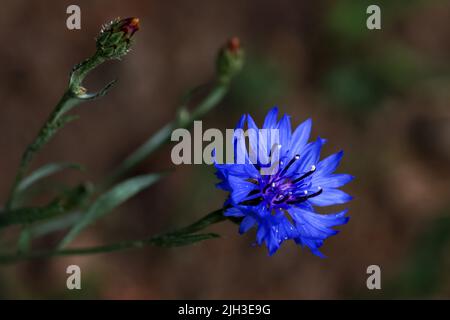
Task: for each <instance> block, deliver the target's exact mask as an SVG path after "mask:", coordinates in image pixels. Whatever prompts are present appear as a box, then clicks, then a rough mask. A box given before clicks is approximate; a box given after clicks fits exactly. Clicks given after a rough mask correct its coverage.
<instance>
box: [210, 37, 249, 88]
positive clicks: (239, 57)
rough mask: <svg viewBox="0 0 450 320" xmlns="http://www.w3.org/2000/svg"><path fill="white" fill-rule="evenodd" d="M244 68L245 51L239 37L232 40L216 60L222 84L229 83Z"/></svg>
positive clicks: (218, 75)
mask: <svg viewBox="0 0 450 320" xmlns="http://www.w3.org/2000/svg"><path fill="white" fill-rule="evenodd" d="M243 66H244V50H242V48H241V45H240V40H239V38H237V37H234V38H231V39H230V40H229V41H228V42H227V44H226V45H225V46H224V47H223V48H222V49H221V50H220V51H219V55H218V57H217V60H216V67H217V77H218V79H219V81H220V82H223V83H228V82H229V81H230V80H231V78H233V77H234V76H235V75H236V74H238V73H239V72H240V71H241V70H242V67H243Z"/></svg>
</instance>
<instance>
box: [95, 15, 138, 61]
mask: <svg viewBox="0 0 450 320" xmlns="http://www.w3.org/2000/svg"><path fill="white" fill-rule="evenodd" d="M138 30H139V19H138V18H134V17H132V18H126V19H116V20H114V21H111V22H110V23H108V24H106V25H104V26H103V28H102V30H101V31H100V34H99V36H98V37H97V53H98V54H99V55H100V56H101V57H103V58H106V59H120V58H121V57H123V56H124V55H126V54H127V53H128V52H129V51H130V47H131V44H132V41H131V40H132V37H133V35H134V34H135V33H136V31H138Z"/></svg>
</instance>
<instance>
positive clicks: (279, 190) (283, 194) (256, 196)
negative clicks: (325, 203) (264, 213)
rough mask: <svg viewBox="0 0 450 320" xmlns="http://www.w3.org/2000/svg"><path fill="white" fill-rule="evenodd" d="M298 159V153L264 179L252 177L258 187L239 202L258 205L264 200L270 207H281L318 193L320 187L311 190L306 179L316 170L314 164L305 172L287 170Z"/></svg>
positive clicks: (302, 200) (299, 201)
mask: <svg viewBox="0 0 450 320" xmlns="http://www.w3.org/2000/svg"><path fill="white" fill-rule="evenodd" d="M299 159H300V155H295V157H294V158H292V159H291V160H290V161H289V162H288V163H287V164H286V165H285V166H284V167H283V169H282V170H280V171H278V173H277V174H274V175H272V176H266V179H267V180H266V181H263V180H260V181H256V180H253V179H252V180H251V181H250V182H252V183H255V184H257V185H259V186H260V189H259V190H258V189H256V190H253V191H252V192H250V193H249V194H248V196H247V200H245V201H243V202H241V203H240V204H241V205H258V204H260V203H261V202H262V201H265V202H266V203H267V206H268V207H270V208H282V207H286V206H287V205H291V204H299V203H302V202H304V201H306V200H308V199H310V198H313V197H316V196H318V195H320V194H321V193H322V188H321V187H317V189H316V190H311V182H310V181H309V180H308V177H310V176H311V175H312V174H313V173H314V172H315V171H316V166H315V165H312V166H311V168H310V170H309V171H307V172H305V173H292V172H288V171H289V169H290V168H291V167H292V165H293V164H294V163H295V162H296V161H298V160H299ZM280 165H281V166H283V163H282V162H280Z"/></svg>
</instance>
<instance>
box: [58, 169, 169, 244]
mask: <svg viewBox="0 0 450 320" xmlns="http://www.w3.org/2000/svg"><path fill="white" fill-rule="evenodd" d="M161 177H162V174H148V175H144V176H138V177H134V178H131V179H129V180H126V181H125V182H122V183H119V184H117V185H115V186H114V187H113V188H111V189H110V190H109V191H107V192H105V193H104V194H102V195H101V196H100V197H99V198H98V199H97V200H96V201H95V202H94V203H93V204H92V205H91V206H90V207H89V208H88V209H87V210H86V213H85V214H84V215H83V216H82V218H81V219H80V220H79V221H78V222H77V223H76V224H75V225H74V226H73V227H72V228H71V229H70V231H69V233H68V234H67V235H66V236H65V237H64V239H63V240H62V241H61V243H60V244H59V248H63V247H65V246H66V245H68V244H69V243H70V242H72V240H73V239H75V237H76V236H77V235H78V234H79V233H80V232H81V231H83V229H84V228H86V227H87V226H89V225H90V224H92V223H94V222H95V221H96V220H98V219H99V218H101V217H103V216H104V215H106V214H108V213H109V212H110V211H112V210H113V209H114V208H116V207H118V206H119V205H121V204H122V203H123V202H125V201H127V200H128V199H129V198H131V197H133V196H134V195H136V194H137V193H138V192H140V191H142V190H143V189H145V188H147V187H149V186H151V185H152V184H154V183H155V182H157V181H158V180H159V179H160V178H161Z"/></svg>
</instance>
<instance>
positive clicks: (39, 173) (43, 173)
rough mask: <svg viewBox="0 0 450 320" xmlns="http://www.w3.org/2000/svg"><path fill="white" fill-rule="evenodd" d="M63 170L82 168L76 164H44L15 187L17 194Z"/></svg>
mask: <svg viewBox="0 0 450 320" xmlns="http://www.w3.org/2000/svg"><path fill="white" fill-rule="evenodd" d="M65 169H76V170H82V167H81V166H80V165H79V164H76V163H49V164H46V165H44V166H42V167H40V168H39V169H37V170H36V171H34V172H33V173H31V174H30V175H29V176H28V177H26V178H25V179H23V180H22V182H21V183H20V184H19V186H18V187H17V192H18V193H20V192H23V191H25V190H26V189H28V188H29V187H30V186H32V185H33V184H35V183H36V182H38V181H39V180H41V179H44V178H46V177H48V176H50V175H52V174H55V173H58V172H60V171H63V170H65Z"/></svg>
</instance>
